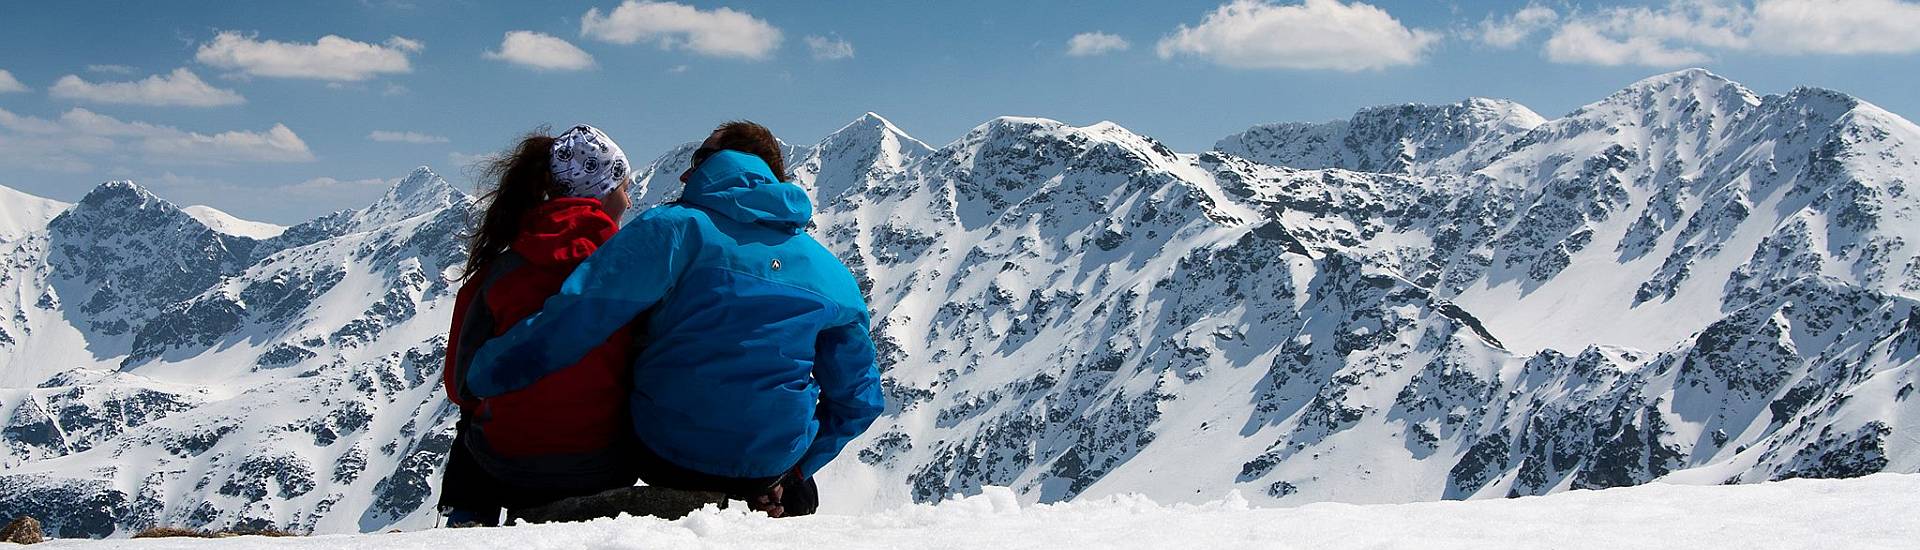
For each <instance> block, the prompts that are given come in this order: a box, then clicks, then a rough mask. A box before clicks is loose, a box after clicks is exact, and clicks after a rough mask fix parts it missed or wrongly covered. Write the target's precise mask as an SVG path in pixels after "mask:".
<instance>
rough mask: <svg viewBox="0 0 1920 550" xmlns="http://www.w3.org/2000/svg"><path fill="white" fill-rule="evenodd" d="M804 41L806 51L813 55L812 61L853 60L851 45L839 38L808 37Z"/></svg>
mask: <svg viewBox="0 0 1920 550" xmlns="http://www.w3.org/2000/svg"><path fill="white" fill-rule="evenodd" d="M806 41H807V51H808V52H810V53H812V54H813V58H814V59H817V60H821V61H832V60H835V59H852V58H853V43H852V42H848V41H847V40H846V39H844V38H840V37H839V36H834V37H832V38H828V37H825V36H808V37H807V38H806Z"/></svg>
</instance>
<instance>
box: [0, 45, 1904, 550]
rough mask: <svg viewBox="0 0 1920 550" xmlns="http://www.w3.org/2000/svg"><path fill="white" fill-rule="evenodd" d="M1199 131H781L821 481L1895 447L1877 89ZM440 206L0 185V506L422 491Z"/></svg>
mask: <svg viewBox="0 0 1920 550" xmlns="http://www.w3.org/2000/svg"><path fill="white" fill-rule="evenodd" d="M691 148H692V146H691V145H688V146H683V147H681V148H679V149H676V150H674V151H671V152H668V153H667V154H665V155H663V156H661V157H660V160H658V161H656V162H654V163H653V165H652V166H650V167H648V168H647V169H645V170H643V171H641V172H640V176H641V177H642V179H644V180H647V182H648V184H649V191H648V194H647V195H645V196H643V197H642V198H641V200H640V201H639V202H640V203H641V204H643V205H646V204H657V203H659V202H662V201H665V200H670V199H671V198H672V197H673V194H674V193H675V192H676V191H675V186H674V185H673V182H674V181H675V177H676V176H677V175H678V174H679V173H680V171H681V170H683V169H684V166H685V162H686V156H687V154H688V152H689V151H690V150H691ZM1216 149H1217V150H1215V151H1208V152H1200V153H1181V152H1176V151H1173V150H1172V149H1169V148H1168V147H1166V146H1164V145H1162V144H1160V143H1159V142H1157V141H1155V140H1153V139H1152V138H1148V137H1145V136H1141V135H1138V134H1135V133H1132V132H1130V131H1128V130H1126V129H1125V128H1122V127H1120V126H1118V125H1115V124H1112V123H1100V124H1095V125H1092V126H1085V127H1075V126H1070V125H1067V124H1062V123H1059V122H1055V121H1050V120H1044V119H1032V118H1012V117H1003V118H999V119H995V120H992V121H989V122H987V123H985V124H982V125H980V126H979V127H977V128H974V129H973V130H972V131H971V132H968V133H967V134H966V135H965V136H963V137H961V138H959V139H958V140H955V141H953V142H951V143H948V144H945V145H942V146H939V147H933V146H929V145H927V144H926V143H923V142H921V141H918V140H916V139H914V138H912V137H910V136H908V135H907V134H906V133H905V132H903V131H901V130H900V129H899V128H897V127H895V126H893V125H892V124H891V123H889V122H888V121H886V120H885V119H884V118H881V117H879V116H878V115H873V114H868V115H867V116H864V117H861V118H860V119H858V120H855V121H854V122H852V123H850V124H848V125H847V126H846V127H845V128H842V129H841V130H840V131H838V132H835V133H834V134H833V135H830V136H827V137H826V138H825V139H822V140H821V141H819V142H817V143H816V144H814V145H812V146H808V147H797V146H796V147H792V148H791V151H790V156H789V166H790V167H792V171H793V172H794V174H793V175H794V179H795V180H796V181H798V182H800V183H802V184H803V185H805V186H807V187H808V188H809V189H810V190H811V191H812V192H813V194H814V198H815V203H816V206H817V210H818V216H817V218H816V223H815V225H814V227H812V228H811V231H812V232H813V233H814V234H815V235H816V236H817V237H819V238H820V239H821V240H822V241H823V242H825V243H827V244H828V246H830V247H831V248H833V249H834V250H835V251H836V252H837V253H838V254H840V256H841V257H842V258H843V259H844V260H845V261H847V263H848V264H849V265H851V266H853V267H854V269H855V271H856V273H857V274H858V275H859V276H860V278H861V281H862V285H863V287H864V288H865V289H866V290H867V292H868V295H869V299H870V302H871V304H872V307H873V309H874V310H875V327H874V336H875V339H876V341H877V342H878V343H879V346H880V348H881V362H882V365H881V366H882V369H883V372H884V375H885V388H886V391H887V395H888V401H889V408H888V412H887V414H886V415H885V416H884V417H882V418H881V420H880V421H879V422H878V423H877V424H876V425H875V426H874V428H873V430H872V431H871V432H870V433H868V434H867V435H866V436H865V437H863V438H861V439H860V440H857V441H856V442H855V443H854V445H853V446H852V447H850V448H849V450H848V453H847V455H846V456H844V457H843V458H842V459H841V460H839V461H837V462H836V463H834V464H833V465H832V466H830V467H829V469H828V470H827V471H826V472H824V473H823V475H822V481H823V487H824V488H825V492H826V494H827V497H828V498H827V502H826V503H825V505H826V507H827V509H828V510H829V511H836V510H837V511H862V510H878V509H887V508H892V507H895V506H897V505H899V504H901V503H904V502H928V501H935V500H939V499H943V498H946V497H949V496H953V495H961V494H973V493H976V492H978V491H980V490H981V488H982V487H985V486H1007V487H1011V488H1013V489H1014V490H1015V491H1016V492H1017V493H1018V494H1019V495H1020V498H1021V499H1023V500H1025V501H1028V502H1054V501H1061V500H1068V499H1074V498H1077V497H1086V496H1103V495H1111V494H1117V493H1128V492H1137V493H1144V494H1146V495H1149V496H1152V497H1154V498H1156V499H1158V500H1160V501H1163V502H1165V501H1207V500H1214V499H1218V498H1220V497H1221V496H1222V495H1224V494H1225V493H1226V492H1228V491H1229V490H1236V489H1237V490H1240V491H1241V492H1242V494H1244V495H1247V498H1248V499H1249V500H1252V501H1254V502H1255V503H1257V504H1281V505H1285V504H1293V503H1304V502H1314V501H1345V502H1409V501H1422V500H1436V499H1458V498H1491V497H1505V496H1513V495H1533V494H1545V493H1552V492H1558V491H1563V490H1567V489H1573V488H1597V487H1614V486H1623V485H1635V484H1641V483H1645V482H1648V481H1651V480H1656V479H1660V480H1668V481H1675V482H1684V483H1700V484H1718V483H1750V482H1759V481H1767V480H1775V479H1784V478H1792V477H1849V476H1856V475H1861V474H1865V473H1871V472H1878V471H1899V472H1914V471H1920V405H1916V403H1920V400H1916V399H1914V398H1913V394H1914V393H1915V392H1914V387H1915V385H1916V384H1920V366H1916V364H1917V362H1916V358H1917V357H1920V248H1916V246H1920V219H1916V216H1917V215H1920V213H1916V211H1915V210H1916V206H1920V199H1916V198H1915V197H1914V196H1913V195H1912V194H1910V193H1909V190H1908V189H1907V186H1908V184H1909V183H1910V182H1920V127H1916V126H1915V125H1914V124H1913V123H1912V122H1909V121H1907V120H1905V119H1902V118H1900V117H1898V116H1895V115H1893V114H1891V113H1888V112H1886V111H1884V110H1881V109H1879V108H1878V107H1875V106H1873V105H1871V104H1868V103H1865V102H1863V101H1860V100H1858V99H1855V98H1852V97H1849V96H1846V95H1844V94H1841V93H1838V92H1832V91H1826V90H1817V89H1799V90H1794V91H1792V92H1790V93H1787V94H1785V95H1768V96H1762V95H1758V94H1755V93H1754V92H1752V91H1750V90H1748V89H1747V88H1745V87H1743V86H1741V85H1739V84H1737V83H1734V82H1732V81H1729V80H1727V79H1724V78H1721V77H1719V76H1717V75H1714V74H1712V73H1709V72H1706V71H1703V70H1688V71H1681V72H1676V73H1671V74H1665V75H1659V76H1656V77H1653V78H1650V79H1647V80H1644V81H1641V82H1638V83H1634V84H1633V85H1631V86H1629V87H1627V88H1626V89H1624V90H1621V91H1620V92H1618V93H1615V94H1613V95H1611V96H1608V97H1607V98H1605V99H1603V100H1601V101H1599V102H1596V103H1593V104H1591V105H1588V106H1585V107H1582V108H1581V109H1579V110H1577V111H1575V112H1573V113H1571V114H1568V115H1566V116H1564V117H1560V118H1557V119H1552V120H1547V119H1544V118H1542V117H1540V116H1539V115H1537V114H1534V113H1533V112H1532V111H1530V110H1528V109H1527V108H1525V107H1523V106H1520V105H1518V104H1515V103H1512V102H1508V101H1501V100H1489V99H1478V98H1476V99H1469V100H1466V101H1464V102H1462V103H1460V104H1456V105H1447V106H1420V105H1408V106H1394V107H1379V108H1371V109H1366V110H1363V111H1361V112H1360V113H1358V114H1356V115H1355V116H1354V117H1353V118H1352V119H1350V120H1347V121H1341V122H1333V123H1322V124H1284V125H1273V126H1258V127H1254V128H1252V129H1250V130H1248V131H1247V132H1244V133H1241V134H1238V135H1235V136H1231V137H1228V138H1226V139H1223V140H1221V142H1220V143H1219V145H1218V146H1217V148H1216ZM474 207H475V205H474V200H473V199H472V198H471V197H469V196H468V195H467V194H466V193H463V192H462V191H460V190H458V189H456V188H454V187H452V186H450V185H448V184H447V183H446V182H445V181H444V180H442V179H440V178H439V177H438V176H436V175H434V174H433V173H432V172H431V171H430V170H427V169H425V168H422V169H420V170H417V171H415V172H414V173H413V174H412V175H410V176H408V177H407V178H405V179H403V180H402V181H401V183H400V184H398V185H397V186H396V187H395V188H394V189H393V190H391V191H390V192H389V193H388V194H387V195H386V196H385V197H383V198H381V199H380V200H379V201H377V202H376V203H375V204H373V205H371V206H369V207H367V208H365V209H361V210H352V211H343V212H340V213H336V214H332V215H329V216H326V217H322V218H320V219H317V220H314V221H311V222H307V223H304V224H300V225H296V226H293V227H290V228H285V229H284V230H283V231H281V230H279V229H278V228H274V227H270V226H260V225H254V224H248V223H245V222H244V221H243V220H237V219H229V218H230V217H226V216H216V215H213V214H212V213H209V211H206V210H193V209H183V208H179V207H177V206H175V205H173V204H171V203H169V202H167V201H166V200H164V199H162V198H160V197H156V196H154V195H152V194H151V193H149V192H147V191H145V190H144V189H142V188H140V187H139V186H138V185H135V184H133V183H130V182H111V183H107V184H103V185H101V186H100V187H99V188H97V189H95V190H94V191H93V192H92V193H90V194H89V195H88V196H87V197H85V198H84V199H82V200H80V201H79V202H78V203H76V204H73V205H63V204H59V203H54V202H51V201H45V200H40V199H35V198H32V197H26V196H24V195H20V194H18V193H13V192H10V191H9V192H5V193H0V213H3V214H5V218H4V220H5V221H4V222H0V231H3V232H0V268H3V269H0V447H4V448H5V453H4V454H0V467H4V473H0V517H4V516H10V515H18V514H31V515H34V516H36V517H39V518H41V519H42V520H43V521H45V522H46V523H47V525H48V527H49V528H50V529H52V530H55V531H57V532H58V533H59V534H61V535H64V536H107V535H112V534H116V533H119V534H125V533H128V532H129V531H130V530H134V529H138V528H142V527H146V526H150V525H154V524H166V525H180V526H187V527H215V528H224V527H232V526H239V527H264V526H274V527H280V528H287V529H291V530H295V531H314V532H352V531H373V530H383V529H388V528H393V527H420V526H425V525H429V524H430V523H431V516H432V511H431V509H430V506H431V501H432V499H431V497H432V493H433V486H434V484H435V482H436V478H435V472H436V470H437V468H438V466H439V462H440V460H441V457H442V455H443V453H444V452H445V449H446V447H447V445H448V443H449V441H450V434H449V433H448V430H449V428H450V425H451V421H452V417H451V416H450V413H451V410H450V409H449V408H448V407H447V406H446V405H445V404H444V399H443V398H442V397H441V396H440V395H439V394H438V389H437V384H436V383H435V377H436V376H437V373H438V370H439V365H440V361H441V356H442V354H443V352H444V347H445V338H444V335H443V331H444V330H445V328H446V325H447V323H448V319H447V318H448V315H449V309H450V305H451V293H452V286H451V285H452V283H450V282H449V279H450V277H451V276H452V275H454V274H455V271H454V270H456V269H457V266H458V264H459V263H460V260H461V259H462V258H463V257H464V254H465V250H464V248H463V244H462V242H461V239H460V232H461V230H462V229H463V228H464V227H465V224H466V223H467V220H468V219H470V217H471V216H472V214H473V211H474ZM212 212H213V213H217V211H212ZM55 214H57V215H55Z"/></svg>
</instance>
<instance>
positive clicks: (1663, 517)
mask: <svg viewBox="0 0 1920 550" xmlns="http://www.w3.org/2000/svg"><path fill="white" fill-rule="evenodd" d="M829 491H831V489H829ZM829 498H832V497H831V493H829ZM1916 509H1920V475H1916V474H1876V475H1872V476H1867V477H1864V478H1858V479H1850V480H1789V481H1782V482H1777V483H1764V484H1756V485H1728V486H1687V485H1665V484H1651V485H1643V486H1639V487H1629V488H1621V489H1608V490H1604V491H1573V492H1568V493H1561V494H1556V495H1552V496H1545V497H1529V498H1519V499H1504V500H1479V501H1451V502H1425V503H1415V504H1391V505H1350V504H1333V503H1320V504H1310V505H1306V506H1302V507H1298V508H1265V509H1251V508H1248V507H1247V504H1246V501H1245V500H1242V499H1240V498H1239V496H1238V495H1237V494H1235V495H1230V496H1228V498H1227V499H1225V500H1223V501H1217V502H1213V503H1209V504H1203V505H1185V504H1179V505H1172V506H1163V505H1159V504H1155V503H1154V502H1152V501H1150V500H1148V499H1146V498H1145V497H1140V496H1115V497H1109V498H1104V499H1097V500H1089V501H1085V502H1073V503H1063V504H1053V505H1035V506H1024V507H1023V506H1020V505H1019V504H1018V503H1017V502H1016V501H1015V497H1014V494H1013V492H1012V491H1010V490H1007V489H1004V488H989V489H988V490H987V491H986V493H985V494H982V495H978V496H974V497H969V498H965V499H959V500H952V501H947V502H944V503H941V504H938V505H917V506H908V507H904V508H899V509H895V510H891V511H887V512H882V513H878V514H872V515H868V516H831V515H822V516H812V517H804V518H791V519H780V520H775V519H768V518H766V517H765V516H761V515H758V514H753V515H749V514H747V513H745V512H742V511H740V510H738V509H735V510H724V511H723V510H714V509H708V510H704V511H701V512H697V513H695V514H693V515H692V516H689V517H687V518H685V519H681V520H678V521H663V520H659V519H656V518H650V517H648V518H632V517H627V518H620V519H612V520H599V521H592V522H586V523H575V524H557V525H532V526H520V527H505V528H497V529H434V530H427V531H418V532H411V533H393V534H372V535H334V536H320V537H302V538H283V539H271V538H263V537H238V538H229V539H217V540H203V539H147V540H111V541H77V540H62V541H55V542H50V543H46V544H45V545H44V546H40V545H36V548H46V549H49V550H51V549H60V548H107V547H113V548H148V549H160V548H190V549H196V550H198V549H252V548H364V549H388V548H510V549H514V550H536V549H545V548H568V549H572V548H648V549H673V548H752V549H766V548H914V549H935V548H992V549H1003V548H1182V549H1198V548H1263V549H1292V548H1299V549H1334V548H1370V549H1371V548H1421V549H1448V548H1462V549H1466V548H1476V549H1477V548H1596V549H1598V548H1605V549H1615V548H1689V549H1704V548H1738V549H1740V550H1755V549H1764V548H1850V549H1866V548H1915V547H1916V545H1917V544H1920V515H1915V514H1913V510H1916Z"/></svg>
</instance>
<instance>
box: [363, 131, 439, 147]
mask: <svg viewBox="0 0 1920 550" xmlns="http://www.w3.org/2000/svg"><path fill="white" fill-rule="evenodd" d="M367 139H370V140H373V141H378V142H383V143H420V144H425V143H446V142H447V138H444V137H440V136H436V135H431V134H422V133H420V132H396V131H388V130H374V131H373V133H371V134H367Z"/></svg>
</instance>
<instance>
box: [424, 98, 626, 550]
mask: <svg viewBox="0 0 1920 550" xmlns="http://www.w3.org/2000/svg"><path fill="white" fill-rule="evenodd" d="M486 174H487V177H486V178H485V180H490V181H492V182H493V188H492V189H491V190H489V191H488V192H487V193H486V195H485V196H483V197H482V200H483V201H484V202H485V204H486V206H485V213H484V214H483V215H482V218H481V220H480V222H479V227H478V228H476V230H475V231H474V233H473V235H472V241H471V243H470V244H471V254H472V256H471V257H469V258H468V260H467V265H466V269H465V271H464V272H463V273H462V277H463V278H464V279H465V281H466V282H465V284H464V285H463V286H461V287H460V293H459V296H458V298H457V299H456V301H455V302H454V309H453V328H452V330H451V334H450V335H449V336H448V344H447V364H446V369H445V379H444V384H445V386H446V391H447V397H448V399H451V400H452V401H453V402H454V403H455V404H456V405H458V406H459V407H460V422H459V427H458V432H457V433H456V435H455V436H454V441H453V448H452V450H451V451H450V452H449V455H448V460H447V467H446V470H445V471H444V474H443V476H442V481H441V496H440V510H441V513H442V514H444V515H445V516H446V518H447V524H448V525H453V526H465V525H497V524H498V522H499V520H500V512H501V510H502V509H506V510H508V511H509V512H511V511H512V510H514V509H518V508H526V507H532V506H539V505H542V504H546V503H549V502H553V501H555V500H559V499H562V498H567V497H571V496H578V495H588V494H593V493H598V492H601V491H604V490H607V489H614V488H619V487H627V486H631V485H633V483H634V481H635V479H636V478H637V473H636V472H635V471H634V469H633V466H632V462H633V461H632V459H631V456H632V449H633V448H634V442H633V435H632V434H633V430H632V429H631V419H630V417H629V416H628V413H627V411H628V407H627V397H628V394H629V390H630V388H631V376H630V375H629V374H628V372H627V365H628V363H629V361H630V360H631V357H632V356H633V354H632V351H633V350H632V349H630V348H631V347H632V345H633V344H632V342H633V338H632V336H631V333H630V330H629V329H626V328H622V329H621V330H620V331H619V332H616V333H614V334H613V335H612V336H611V337H608V338H607V339H606V341H604V342H603V343H601V344H600V346H599V347H597V348H595V349H594V350H593V351H592V352H591V353H589V354H588V355H587V356H586V357H584V358H582V359H580V360H579V361H577V362H575V363H573V364H572V365H571V366H569V367H567V368H565V369H563V370H561V371H558V372H556V373H554V374H553V375H552V376H548V377H545V378H543V379H541V380H540V381H539V382H538V383H535V384H533V385H531V386H528V387H525V388H522V389H519V390H516V391H513V392H509V393H505V394H501V395H496V396H491V397H487V398H478V397H476V396H474V395H473V394H472V393H471V392H469V391H467V390H466V388H464V385H465V384H464V382H463V380H464V374H465V371H466V367H467V363H468V361H469V360H470V359H471V358H472V355H473V353H474V351H476V350H478V349H479V348H480V346H481V344H484V343H486V341H487V340H488V339H491V338H493V337H494V336H498V335H499V334H501V333H503V332H506V330H507V329H509V328H511V327H512V326H513V324H514V323H516V322H518V321H520V320H521V319H522V318H524V317H526V316H528V315H530V314H533V313H535V312H538V311H540V308H541V305H542V304H543V303H544V302H545V301H546V299H547V298H548V297H549V296H552V295H553V294H555V293H557V292H559V290H560V284H561V282H563V281H565V280H566V278H567V275H568V274H570V273H572V272H573V269H574V267H575V266H577V265H579V264H580V262H581V261H582V260H585V259H586V258H587V256H588V255H590V254H593V252H594V250H595V249H597V248H599V246H600V245H601V244H602V243H605V242H606V241H607V239H609V238H611V237H613V234H614V232H615V230H617V229H618V227H619V226H618V222H616V221H615V220H618V219H620V215H621V213H622V212H624V211H625V210H626V208H627V206H628V201H629V198H628V194H627V187H628V186H629V185H630V184H631V183H632V170H631V168H630V166H629V164H628V162H627V158H626V155H625V154H624V153H622V152H621V151H620V147H619V145H616V144H615V143H614V142H613V140H612V139H611V138H609V137H607V135H606V134H605V133H602V132H601V131H600V130H598V129H595V128H593V127H591V126H585V125H581V126H575V127H573V128H572V129H570V130H567V131H566V132H565V133H562V134H561V135H559V136H547V135H545V134H544V133H540V132H536V133H534V134H531V135H528V136H527V137H526V138H525V139H523V140H521V141H520V143H519V145H518V146H516V147H515V148H514V150H513V151H512V152H510V153H508V154H505V155H501V156H499V157H497V158H495V159H494V160H493V161H492V163H491V164H490V165H489V166H488V169H487V172H486Z"/></svg>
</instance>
